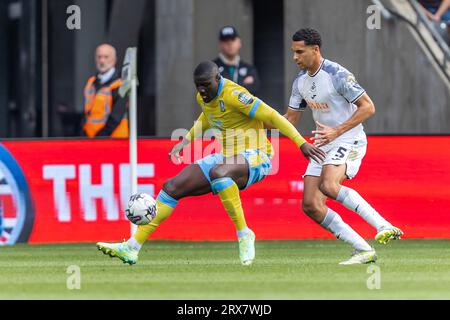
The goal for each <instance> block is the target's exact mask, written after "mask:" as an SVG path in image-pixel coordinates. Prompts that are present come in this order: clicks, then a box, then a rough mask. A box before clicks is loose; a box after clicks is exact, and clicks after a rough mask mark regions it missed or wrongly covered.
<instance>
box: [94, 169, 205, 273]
mask: <svg viewBox="0 0 450 320" xmlns="http://www.w3.org/2000/svg"><path fill="white" fill-rule="evenodd" d="M209 192H211V188H210V185H209V182H208V181H207V180H206V178H205V176H204V175H203V172H202V171H201V170H200V168H199V166H198V165H196V164H193V165H190V166H188V167H186V168H185V169H184V170H182V171H181V172H180V173H179V174H178V175H177V176H176V177H174V178H171V179H169V180H167V181H166V182H165V183H164V186H163V189H162V190H161V191H160V192H159V194H158V196H157V197H156V206H157V214H156V217H155V218H154V219H153V220H152V222H150V223H149V224H147V225H142V226H138V228H137V231H136V233H135V234H134V235H133V236H132V237H131V238H130V239H128V241H124V242H122V243H105V242H99V243H97V248H98V249H99V250H101V251H102V252H103V253H105V254H108V255H109V256H111V257H116V258H119V259H120V260H122V261H123V262H124V263H128V264H130V265H132V264H135V263H136V262H137V261H138V254H139V250H140V249H141V248H142V245H143V244H144V242H145V241H146V240H147V238H148V237H149V236H150V235H151V234H152V233H153V231H154V230H155V229H156V228H157V227H158V226H159V225H160V223H161V222H163V221H164V220H166V219H167V218H168V217H169V216H170V214H171V213H172V211H173V210H174V209H175V207H176V205H177V203H178V200H179V199H181V198H184V197H187V196H194V195H202V194H206V193H209Z"/></svg>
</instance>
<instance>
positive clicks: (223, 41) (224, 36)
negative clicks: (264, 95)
mask: <svg viewBox="0 0 450 320" xmlns="http://www.w3.org/2000/svg"><path fill="white" fill-rule="evenodd" d="M241 47H242V42H241V38H240V37H239V34H238V32H237V30H236V28H234V27H233V26H225V27H223V28H222V29H220V32H219V50H220V53H219V56H218V57H217V58H216V59H215V60H213V61H214V63H215V64H217V66H218V67H219V72H220V74H221V75H222V76H223V77H224V78H227V79H229V80H231V81H233V82H235V83H237V84H239V85H241V86H243V87H245V88H246V89H247V90H248V91H250V92H251V93H252V94H254V95H256V94H257V93H258V89H259V84H260V80H259V77H258V72H257V70H256V68H255V67H254V66H253V65H251V64H249V63H247V62H244V61H242V60H241V58H240V56H239V51H240V50H241Z"/></svg>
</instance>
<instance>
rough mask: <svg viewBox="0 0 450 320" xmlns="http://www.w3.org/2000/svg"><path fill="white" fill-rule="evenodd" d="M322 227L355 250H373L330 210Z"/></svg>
mask: <svg viewBox="0 0 450 320" xmlns="http://www.w3.org/2000/svg"><path fill="white" fill-rule="evenodd" d="M320 225H321V226H322V227H324V228H325V229H327V230H328V231H331V232H332V233H333V234H334V235H335V236H336V238H338V239H341V240H343V241H345V242H347V243H348V244H350V245H352V246H353V248H355V249H356V250H360V251H370V250H373V249H372V247H371V246H370V245H369V244H368V243H367V242H366V240H364V239H363V238H362V237H361V236H360V235H359V234H357V233H356V231H355V230H353V229H352V228H351V227H350V226H349V225H348V224H346V223H345V222H344V221H343V220H342V218H341V216H340V215H339V214H337V212H335V211H333V210H331V209H328V211H327V214H326V216H325V219H324V220H323V221H322V223H321V224H320Z"/></svg>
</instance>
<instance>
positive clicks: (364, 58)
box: [0, 0, 450, 139]
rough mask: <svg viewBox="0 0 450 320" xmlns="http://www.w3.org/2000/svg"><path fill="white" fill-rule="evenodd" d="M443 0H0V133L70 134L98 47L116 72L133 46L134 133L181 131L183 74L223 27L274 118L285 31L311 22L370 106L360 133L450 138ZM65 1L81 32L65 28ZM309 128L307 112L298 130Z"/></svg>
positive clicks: (280, 102)
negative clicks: (104, 48)
mask: <svg viewBox="0 0 450 320" xmlns="http://www.w3.org/2000/svg"><path fill="white" fill-rule="evenodd" d="M449 2H450V1H447V0H443V1H415V0H410V1H409V0H382V1H370V0H338V1H336V0H317V1H310V0H227V1H223V0H133V1H127V0H0V138H2V139H4V138H47V137H77V136H79V135H80V126H81V123H82V120H83V117H84V115H83V112H84V104H85V101H84V99H85V98H84V96H83V90H84V88H85V85H86V81H87V80H88V79H89V77H91V76H93V75H95V74H96V72H97V70H96V61H95V51H96V48H97V46H98V45H99V44H102V43H109V44H111V45H112V46H114V47H115V49H116V51H117V63H118V65H117V67H118V69H120V66H121V64H122V61H123V58H124V54H125V51H126V48H127V47H131V46H136V47H137V48H138V78H139V88H138V133H139V135H140V136H157V137H167V136H170V134H171V132H172V130H174V129H176V128H189V127H190V126H191V125H192V123H193V121H194V120H195V119H196V118H197V116H198V114H199V108H198V106H197V105H196V103H195V99H194V97H195V88H194V85H193V83H192V71H193V69H194V67H195V66H196V64H197V63H199V62H200V61H203V60H213V59H216V58H217V57H218V55H219V32H220V30H221V28H222V27H223V26H234V27H235V29H236V30H237V32H238V33H239V38H240V40H241V41H242V48H241V50H240V57H241V59H242V60H245V61H247V62H248V63H249V64H252V65H253V66H255V68H256V70H257V72H258V78H259V79H258V81H259V83H258V88H257V92H253V93H254V94H256V95H257V96H259V97H260V98H261V99H263V100H264V101H265V102H267V103H268V104H270V105H271V106H272V107H274V108H275V109H277V110H278V111H280V112H281V113H283V112H284V111H285V109H286V107H287V102H288V99H289V95H290V90H291V87H292V81H293V79H294V77H295V75H296V74H297V73H298V71H299V70H298V68H297V67H296V65H295V64H294V63H293V61H292V57H291V56H292V54H291V51H290V43H291V36H292V34H293V33H294V32H295V31H296V30H298V29H299V28H302V27H313V28H315V29H317V30H319V31H320V32H321V35H322V38H323V46H322V53H323V55H324V57H325V58H327V59H330V60H334V61H337V62H338V63H340V64H342V65H343V66H345V67H347V68H348V69H349V70H351V71H352V72H353V73H354V74H355V76H356V78H357V80H358V81H359V82H360V84H361V85H362V86H363V87H364V88H365V89H366V90H367V92H368V93H369V95H370V96H371V97H372V99H373V100H374V102H375V105H376V107H377V114H376V116H375V117H373V118H372V119H370V120H369V121H368V122H367V123H366V125H365V127H366V129H367V132H368V133H370V134H443V133H445V134H448V133H450V124H449V121H448V119H450V76H449V75H450V71H449V69H450V64H449V59H450V57H449V52H448V46H446V44H445V41H448V39H449V38H448V37H447V36H448V33H447V32H448V23H449V21H450V17H449V16H450V13H448V12H450V11H448V9H447V8H445V6H447V5H448V6H450V4H449ZM380 4H381V5H383V6H384V7H385V10H384V11H383V13H384V14H383V15H381V20H380V21H379V22H380V25H379V27H378V28H372V27H371V26H370V25H368V19H369V18H370V17H371V16H372V15H373V14H374V12H373V11H371V10H370V9H369V8H370V6H374V5H378V6H379V7H378V8H382V7H380ZM72 5H76V6H78V7H79V9H80V14H81V15H80V21H79V22H80V27H81V28H80V29H70V28H68V26H67V23H68V19H69V18H70V17H71V14H72V13H73V12H72V11H68V8H69V7H70V6H72ZM418 5H419V6H420V8H419V7H418ZM443 8H444V9H445V10H444V9H443ZM424 17H425V18H426V21H425V20H424V19H423V18H424ZM375 18H376V17H375ZM376 21H377V20H375V22H376ZM433 30H434V31H433ZM442 40H443V41H442ZM446 50H447V51H446ZM118 71H120V70H118ZM255 90H256V89H255ZM307 112H309V111H307ZM312 128H313V123H312V120H311V117H308V116H306V117H304V119H303V121H302V124H301V125H300V131H301V132H302V133H309V132H310V130H311V129H312Z"/></svg>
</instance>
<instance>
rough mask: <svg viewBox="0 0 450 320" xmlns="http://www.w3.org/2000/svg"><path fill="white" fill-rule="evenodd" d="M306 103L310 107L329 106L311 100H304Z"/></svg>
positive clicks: (324, 108) (326, 107) (322, 107)
mask: <svg viewBox="0 0 450 320" xmlns="http://www.w3.org/2000/svg"><path fill="white" fill-rule="evenodd" d="M306 103H307V104H308V106H309V107H310V108H311V109H320V110H328V109H330V107H329V106H328V104H326V103H320V102H316V101H312V100H306Z"/></svg>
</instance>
